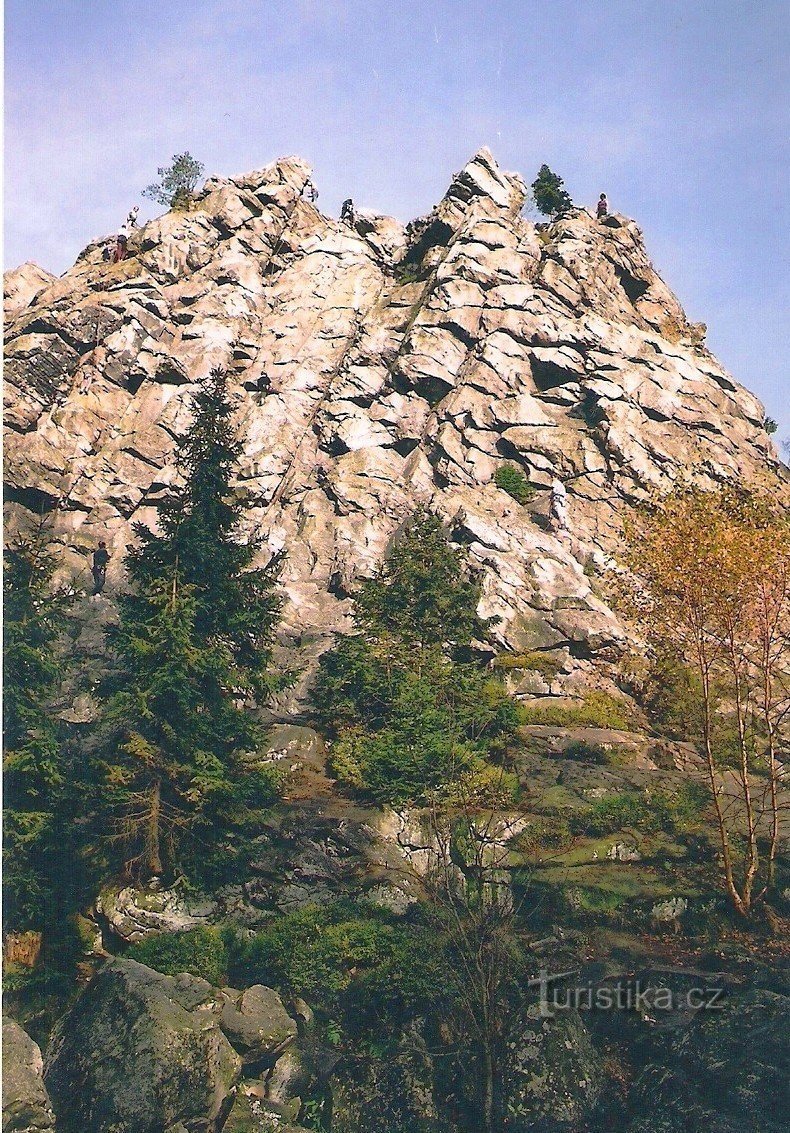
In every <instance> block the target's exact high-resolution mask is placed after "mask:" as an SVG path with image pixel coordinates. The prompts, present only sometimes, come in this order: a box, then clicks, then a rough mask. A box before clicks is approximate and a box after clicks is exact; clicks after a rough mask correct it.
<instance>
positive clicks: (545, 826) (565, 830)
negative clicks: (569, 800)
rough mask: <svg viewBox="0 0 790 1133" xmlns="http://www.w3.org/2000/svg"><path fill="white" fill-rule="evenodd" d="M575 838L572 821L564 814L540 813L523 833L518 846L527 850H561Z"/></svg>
mask: <svg viewBox="0 0 790 1133" xmlns="http://www.w3.org/2000/svg"><path fill="white" fill-rule="evenodd" d="M572 838H573V834H572V833H571V827H570V823H569V822H568V819H567V818H566V817H564V816H563V815H540V816H539V817H536V818H534V819H533V820H532V821H531V822H530V824H529V826H528V827H527V829H526V830H525V831H524V833H523V834H521V835H519V838H518V843H517V844H518V847H519V849H522V850H526V851H527V852H534V851H543V850H561V849H562V848H563V847H565V846H567V844H568V843H569V842H570V841H571V839H572Z"/></svg>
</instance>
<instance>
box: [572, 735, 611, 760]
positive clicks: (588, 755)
mask: <svg viewBox="0 0 790 1133" xmlns="http://www.w3.org/2000/svg"><path fill="white" fill-rule="evenodd" d="M562 754H563V757H564V758H565V759H578V760H579V762H580V763H608V762H609V760H608V755H607V752H606V750H605V748H603V747H602V746H601V745H600V744H588V743H586V742H585V741H584V740H573V742H572V743H569V744H568V746H567V747H566V748H564V749H563V752H562Z"/></svg>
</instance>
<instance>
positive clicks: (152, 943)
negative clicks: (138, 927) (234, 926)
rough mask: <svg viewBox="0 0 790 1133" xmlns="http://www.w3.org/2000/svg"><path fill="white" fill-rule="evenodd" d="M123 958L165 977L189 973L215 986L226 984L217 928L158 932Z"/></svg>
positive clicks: (225, 962) (225, 960)
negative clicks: (126, 957) (152, 969)
mask: <svg viewBox="0 0 790 1133" xmlns="http://www.w3.org/2000/svg"><path fill="white" fill-rule="evenodd" d="M126 955H127V956H128V957H129V959H130V960H137V962H138V963H140V964H145V965H146V966H147V967H149V968H154V969H155V970H156V971H157V972H163V973H164V975H166V976H177V975H178V974H179V972H189V974H190V975H192V976H201V977H202V978H203V979H204V980H208V982H209V983H211V984H214V985H215V986H218V985H220V984H224V983H226V982H227V974H228V950H227V947H226V944H225V941H224V939H223V937H222V934H221V933H220V931H219V929H217V928H210V927H208V926H201V927H199V928H191V929H189V930H188V931H186V932H167V933H159V934H157V935H156V936H149V937H146V939H145V940H141V941H139V943H137V944H133V945H132V946H131V947H130V948H129V950H128V952H127V953H126Z"/></svg>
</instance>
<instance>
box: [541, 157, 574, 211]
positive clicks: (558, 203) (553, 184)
mask: <svg viewBox="0 0 790 1133" xmlns="http://www.w3.org/2000/svg"><path fill="white" fill-rule="evenodd" d="M563 185H564V182H563V180H562V178H561V177H560V176H559V175H558V174H557V173H552V171H551V170H550V169H549V167H548V165H541V167H540V170H539V172H538V175H537V177H536V178H535V180H534V181H533V182H532V186H531V188H532V196H533V199H534V201H535V205H536V207H537V208H538V209H539V210H540V211H541V212H542V213H543V215H544V216H551V217H557V216H561V215H562V214H563V213H565V212H567V211H568V209H569V208H571V207H572V206H573V201H572V200H571V198H570V195H569V194H568V192H567V190H566V189H564V188H563Z"/></svg>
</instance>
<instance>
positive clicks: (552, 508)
mask: <svg viewBox="0 0 790 1133" xmlns="http://www.w3.org/2000/svg"><path fill="white" fill-rule="evenodd" d="M549 519H550V520H551V526H552V528H553V530H554V531H556V532H558V533H559V532H562V531H567V530H568V493H567V492H566V491H565V485H564V484H563V483H562V481H561V480H557V479H554V480H552V482H551V502H550V503H549Z"/></svg>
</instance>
